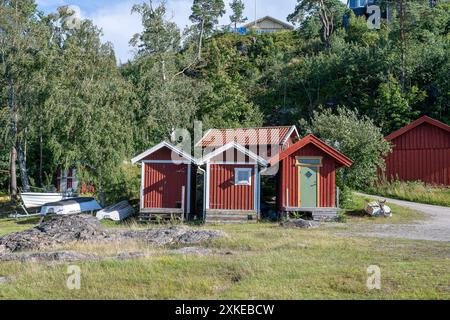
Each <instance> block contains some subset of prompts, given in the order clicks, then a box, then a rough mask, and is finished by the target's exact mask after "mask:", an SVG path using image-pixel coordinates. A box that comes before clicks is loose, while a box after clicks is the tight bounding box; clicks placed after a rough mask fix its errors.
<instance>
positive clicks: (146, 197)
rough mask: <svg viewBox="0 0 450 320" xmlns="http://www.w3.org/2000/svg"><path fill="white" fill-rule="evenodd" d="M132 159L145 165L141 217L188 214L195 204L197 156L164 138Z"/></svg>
mask: <svg viewBox="0 0 450 320" xmlns="http://www.w3.org/2000/svg"><path fill="white" fill-rule="evenodd" d="M131 162H132V163H133V164H136V163H138V164H140V165H141V194H140V212H141V218H148V219H153V218H155V217H164V216H165V215H168V216H170V217H171V216H173V215H176V216H177V218H180V219H184V218H188V216H189V214H190V213H192V212H193V211H194V208H195V189H196V187H195V177H196V171H197V168H196V165H197V163H196V160H195V159H194V158H193V157H191V156H190V155H189V154H187V153H185V152H184V151H182V150H180V149H178V148H176V147H175V146H173V145H171V144H170V143H168V142H165V141H164V142H161V143H160V144H158V145H156V146H154V147H153V148H151V149H149V150H147V151H145V152H143V153H142V154H140V155H138V156H136V157H135V158H133V159H132V161H131Z"/></svg>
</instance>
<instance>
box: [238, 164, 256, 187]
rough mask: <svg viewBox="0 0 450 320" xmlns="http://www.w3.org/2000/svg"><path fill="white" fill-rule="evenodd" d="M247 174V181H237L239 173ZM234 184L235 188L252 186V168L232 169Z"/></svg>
mask: <svg viewBox="0 0 450 320" xmlns="http://www.w3.org/2000/svg"><path fill="white" fill-rule="evenodd" d="M240 172H247V173H248V181H239V180H238V177H239V173H240ZM234 184H235V185H237V186H251V185H252V168H234Z"/></svg>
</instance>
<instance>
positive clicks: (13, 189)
mask: <svg viewBox="0 0 450 320" xmlns="http://www.w3.org/2000/svg"><path fill="white" fill-rule="evenodd" d="M16 161H17V152H16V147H15V146H12V148H11V156H10V164H9V175H10V196H11V200H12V201H14V202H15V201H17V176H16Z"/></svg>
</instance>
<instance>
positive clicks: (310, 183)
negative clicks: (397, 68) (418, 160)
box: [132, 126, 352, 222]
mask: <svg viewBox="0 0 450 320" xmlns="http://www.w3.org/2000/svg"><path fill="white" fill-rule="evenodd" d="M195 147H196V148H199V149H201V151H202V155H203V156H202V158H201V159H195V158H193V157H192V156H190V155H188V154H186V153H185V152H183V151H182V150H180V149H178V148H176V147H175V146H173V145H171V144H169V143H167V142H162V143H160V144H159V145H157V146H155V147H153V148H151V149H149V150H147V151H145V152H144V153H142V154H140V155H138V156H137V157H135V158H134V159H133V160H132V162H133V163H139V164H141V165H142V178H141V179H142V186H141V214H148V213H152V214H158V213H171V212H176V213H179V214H180V215H182V216H183V217H185V218H187V217H188V216H189V214H194V213H196V215H197V216H198V217H201V218H202V219H203V220H204V221H205V222H224V221H227V222H240V221H242V222H243V221H257V220H259V219H260V218H261V202H262V201H261V199H262V188H261V185H262V184H261V178H262V177H270V178H271V179H268V180H266V183H272V184H273V187H274V188H273V189H274V190H276V192H275V194H274V197H275V198H276V210H277V211H278V212H279V213H280V214H289V213H292V212H304V213H309V214H311V216H312V218H314V219H324V218H325V219H328V218H335V217H336V216H337V212H338V204H337V199H336V198H337V197H336V184H335V174H336V170H337V169H338V168H340V167H343V166H346V167H349V166H351V164H352V161H351V160H350V159H349V158H347V157H346V156H345V155H343V154H341V153H340V152H338V151H337V150H335V149H333V148H332V147H330V146H328V145H327V144H326V143H324V142H323V141H321V140H320V139H318V138H317V137H315V136H313V135H308V136H306V137H304V138H300V136H299V134H298V131H297V128H296V127H295V126H287V127H266V128H247V129H212V130H208V131H207V132H206V133H205V135H204V136H203V137H202V138H201V139H200V140H199V141H198V142H197V143H196V145H195ZM201 175H202V176H203V179H197V177H198V176H201ZM198 180H200V181H201V180H203V183H202V185H201V187H200V188H201V193H202V194H203V199H202V206H201V209H200V210H197V212H194V211H195V207H196V206H195V204H194V202H195V196H193V194H194V193H196V191H198V190H195V186H194V183H193V181H198ZM183 190H184V191H183ZM198 211H201V212H198Z"/></svg>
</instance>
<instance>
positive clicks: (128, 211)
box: [97, 201, 134, 221]
mask: <svg viewBox="0 0 450 320" xmlns="http://www.w3.org/2000/svg"><path fill="white" fill-rule="evenodd" d="M133 214H134V209H133V207H132V206H130V204H129V203H128V201H122V202H119V203H117V204H115V205H112V206H110V207H107V208H104V209H102V210H100V211H98V212H97V219H98V220H103V219H109V220H112V221H122V220H125V219H126V218H128V217H130V216H132V215H133Z"/></svg>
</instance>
